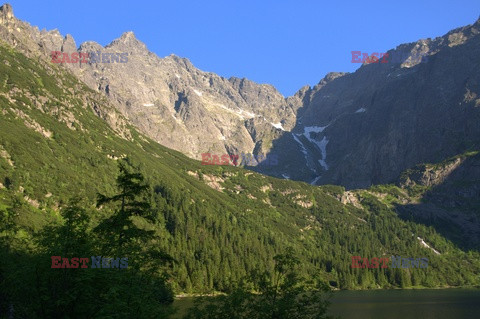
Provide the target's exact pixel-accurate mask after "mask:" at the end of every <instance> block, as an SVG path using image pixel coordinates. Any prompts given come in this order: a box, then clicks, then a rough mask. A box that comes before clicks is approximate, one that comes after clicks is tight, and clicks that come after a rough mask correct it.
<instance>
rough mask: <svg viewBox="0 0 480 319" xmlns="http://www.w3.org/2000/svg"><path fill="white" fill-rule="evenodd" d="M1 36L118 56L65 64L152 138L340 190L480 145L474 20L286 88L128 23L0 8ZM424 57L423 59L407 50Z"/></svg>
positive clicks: (39, 47) (34, 46) (45, 47)
mask: <svg viewBox="0 0 480 319" xmlns="http://www.w3.org/2000/svg"><path fill="white" fill-rule="evenodd" d="M0 22H1V23H0V36H1V38H2V39H3V40H4V41H6V42H7V43H9V44H10V45H12V46H15V47H16V48H18V49H20V50H22V52H25V53H26V54H27V55H35V56H41V57H43V58H45V60H46V61H49V60H50V53H51V51H62V52H65V53H73V52H78V53H100V54H104V53H109V54H115V53H118V54H125V55H126V56H127V57H128V61H127V62H126V63H119V62H114V63H112V62H110V63H103V62H101V63H92V62H89V63H81V62H79V63H71V64H63V66H64V67H67V68H69V69H70V70H71V71H72V72H73V73H74V74H75V75H76V76H77V77H79V78H80V79H82V80H83V81H84V82H85V83H86V84H87V85H88V86H90V87H91V88H93V89H95V90H97V91H99V92H102V93H103V94H104V95H105V96H106V97H108V98H109V99H110V100H111V102H112V103H113V104H114V105H115V106H116V108H117V109H118V110H120V111H121V112H122V113H123V114H124V115H125V116H126V117H127V118H128V119H129V120H130V121H131V123H132V124H133V125H135V126H136V127H138V128H139V129H140V130H141V131H142V132H143V133H145V134H146V135H148V136H150V137H151V138H153V139H154V140H156V141H158V142H159V143H161V144H163V145H165V146H167V147H170V148H173V149H176V150H179V151H181V152H183V153H184V154H186V155H188V156H190V157H193V158H197V159H201V153H204V152H210V153H217V154H225V153H230V154H235V153H236V154H239V153H241V152H244V153H254V154H258V153H269V152H270V153H274V154H276V155H277V156H278V159H279V164H278V165H276V166H275V165H274V166H272V165H262V164H260V165H258V166H257V167H256V168H255V169H256V170H258V171H260V172H263V173H266V174H271V175H274V176H278V177H281V178H291V179H297V180H303V181H307V182H310V183H312V184H317V185H319V184H326V183H330V184H341V185H344V186H346V187H348V188H357V187H366V186H369V185H371V184H375V183H388V182H393V181H395V180H396V178H397V177H398V176H399V174H400V173H401V172H402V171H404V170H405V169H407V168H409V167H413V166H415V165H416V164H418V163H422V162H439V161H441V160H443V159H445V158H448V157H450V156H453V155H456V154H460V153H462V152H464V151H465V150H468V149H469V148H475V147H477V148H478V147H479V145H480V125H478V123H479V117H480V85H479V83H480V72H479V71H480V38H479V33H480V20H479V21H477V22H476V23H475V24H473V25H469V26H466V27H463V28H458V29H456V30H453V31H451V32H449V33H447V34H446V35H444V36H442V37H438V38H435V39H433V40H432V39H426V40H420V41H417V42H415V43H408V44H402V45H399V46H398V47H397V48H396V49H394V50H390V51H389V52H388V54H389V56H390V57H393V56H395V57H396V58H395V59H391V61H388V62H387V63H370V64H367V63H365V64H364V65H363V66H362V67H361V68H359V69H358V70H357V71H356V72H354V73H329V74H327V75H326V76H325V78H324V79H322V80H321V81H320V82H319V83H318V84H317V85H315V86H314V87H309V86H305V87H303V88H301V89H300V90H299V91H298V92H297V93H296V94H295V95H294V96H291V97H288V98H285V97H283V96H282V95H281V94H280V93H279V92H278V91H277V90H276V89H275V88H274V87H273V86H271V85H267V84H257V83H254V82H252V81H249V80H247V79H239V78H235V77H232V78H230V79H226V78H223V77H220V76H218V75H216V74H214V73H210V72H203V71H201V70H198V69H197V68H195V67H194V66H193V65H192V64H191V63H190V61H189V60H187V59H184V58H180V57H177V56H175V55H171V56H167V57H165V58H160V57H158V56H156V55H155V54H153V53H152V52H150V51H149V50H148V48H147V47H146V46H145V44H143V43H142V42H140V41H139V40H138V39H136V38H135V35H134V34H133V32H126V33H124V34H123V35H122V36H121V37H120V38H118V39H116V40H114V41H113V42H112V43H110V44H109V45H107V46H105V47H102V46H101V45H99V44H98V43H95V42H86V43H82V44H81V45H80V46H79V47H78V48H77V47H76V43H75V41H74V39H73V38H72V37H71V36H69V35H67V36H66V37H63V36H62V35H60V34H59V32H58V31H57V30H53V31H45V30H43V31H39V30H38V29H37V28H34V27H31V26H30V25H29V24H28V23H25V22H22V21H19V20H17V19H15V17H14V16H13V10H12V8H11V6H9V5H4V6H3V7H2V8H1V14H0ZM418 56H425V57H426V58H427V59H423V60H422V59H415V57H418Z"/></svg>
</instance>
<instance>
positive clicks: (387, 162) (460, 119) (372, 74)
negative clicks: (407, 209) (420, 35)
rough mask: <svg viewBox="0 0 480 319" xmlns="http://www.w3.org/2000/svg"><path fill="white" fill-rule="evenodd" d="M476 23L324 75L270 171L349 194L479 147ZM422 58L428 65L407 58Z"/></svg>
mask: <svg viewBox="0 0 480 319" xmlns="http://www.w3.org/2000/svg"><path fill="white" fill-rule="evenodd" d="M479 33H480V22H479V21H477V22H476V23H475V24H474V25H470V26H467V27H463V28H459V29H456V30H453V31H451V32H449V33H448V34H446V35H445V36H443V37H439V38H436V39H434V40H431V39H427V40H420V41H418V42H416V43H410V44H403V45H400V46H398V47H397V48H396V49H395V50H391V51H389V52H388V53H389V54H390V55H391V56H393V55H397V56H401V57H403V58H402V59H401V60H400V61H399V62H398V63H394V62H388V63H373V64H364V65H363V66H362V67H361V68H360V69H358V70H357V71H356V72H355V73H352V74H338V75H335V76H332V75H330V76H327V77H326V78H325V79H324V80H322V81H321V82H320V83H319V85H317V86H316V87H314V88H313V89H312V92H311V93H310V95H311V97H310V99H309V101H306V103H304V107H303V108H302V109H300V110H299V111H298V119H297V124H296V126H295V127H294V128H293V130H292V132H291V133H289V134H285V135H283V136H282V137H281V138H280V139H278V140H276V141H275V142H274V147H273V149H272V151H273V152H276V153H281V154H285V156H282V157H280V165H279V166H278V167H277V168H276V169H269V168H262V169H265V170H266V171H268V173H270V174H273V175H277V176H279V177H280V176H282V175H284V174H285V175H286V176H289V177H290V178H292V179H300V180H304V181H309V182H312V183H316V184H325V183H331V184H341V185H345V186H346V187H348V188H362V187H368V186H370V185H372V184H376V183H390V182H394V181H395V180H396V178H397V177H398V176H399V175H400V173H401V172H402V171H404V170H405V169H407V168H409V167H413V166H415V165H416V164H418V163H422V162H439V161H442V160H444V159H445V158H448V157H451V156H454V155H457V154H461V153H463V152H464V151H466V150H468V149H475V148H479V147H480V125H478V123H479V120H480V37H479ZM420 54H426V55H427V59H426V61H419V60H416V61H415V60H413V59H411V57H412V56H419V55H420Z"/></svg>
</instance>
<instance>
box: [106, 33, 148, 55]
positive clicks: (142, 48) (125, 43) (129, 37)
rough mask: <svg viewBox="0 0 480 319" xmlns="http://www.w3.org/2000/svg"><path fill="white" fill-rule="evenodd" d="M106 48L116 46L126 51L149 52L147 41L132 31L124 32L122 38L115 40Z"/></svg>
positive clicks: (115, 47)
mask: <svg viewBox="0 0 480 319" xmlns="http://www.w3.org/2000/svg"><path fill="white" fill-rule="evenodd" d="M105 48H114V49H117V50H121V51H126V52H135V51H137V52H148V50H147V46H146V45H145V43H143V42H142V41H140V40H138V39H137V38H136V37H135V34H134V33H133V32H132V31H127V32H124V33H123V34H122V35H121V36H120V38H118V39H115V40H113V41H112V42H111V43H110V44H108V45H107V46H106V47H105Z"/></svg>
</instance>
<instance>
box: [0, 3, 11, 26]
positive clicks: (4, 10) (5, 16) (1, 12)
mask: <svg viewBox="0 0 480 319" xmlns="http://www.w3.org/2000/svg"><path fill="white" fill-rule="evenodd" d="M13 18H14V15H13V8H12V6H11V5H10V4H8V3H5V4H4V5H3V6H1V7H0V19H1V20H2V22H4V21H8V20H12V19H13Z"/></svg>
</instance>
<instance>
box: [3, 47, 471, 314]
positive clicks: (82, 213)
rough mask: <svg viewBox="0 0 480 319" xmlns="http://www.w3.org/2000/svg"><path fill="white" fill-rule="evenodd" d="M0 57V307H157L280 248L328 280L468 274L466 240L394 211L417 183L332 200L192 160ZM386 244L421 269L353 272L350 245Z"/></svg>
mask: <svg viewBox="0 0 480 319" xmlns="http://www.w3.org/2000/svg"><path fill="white" fill-rule="evenodd" d="M0 59H2V63H1V64H0V183H1V184H0V219H1V222H0V240H1V260H2V262H1V264H0V281H1V282H0V285H1V287H0V288H1V289H0V291H1V293H0V309H1V310H0V313H2V314H7V313H8V312H9V311H12V310H11V307H13V309H14V310H13V311H15V314H18V316H19V317H25V318H27V317H29V315H31V314H35V316H36V317H41V318H52V317H58V316H57V315H58V314H59V313H61V314H66V313H71V314H72V315H71V316H70V317H85V318H88V317H105V318H107V317H108V318H112V317H113V314H115V313H123V314H137V315H138V316H137V317H146V318H148V317H152V316H153V315H156V316H157V317H158V316H160V317H161V316H163V317H167V316H168V315H169V313H170V312H171V311H172V309H171V307H169V306H168V305H169V304H171V302H172V300H173V297H174V295H175V294H181V293H187V294H191V293H214V292H224V293H230V294H232V295H233V296H235V293H238V287H240V286H241V283H242V281H243V280H244V279H245V278H250V277H251V276H252V274H259V273H260V274H265V273H270V274H272V276H273V273H274V272H272V269H273V270H274V269H276V268H275V267H278V263H276V259H275V257H276V256H283V255H282V254H284V253H285V252H286V251H291V252H293V253H294V255H295V256H296V257H295V258H297V259H298V262H297V263H295V274H296V275H298V276H299V277H302V278H307V279H309V278H310V279H312V278H313V277H315V278H316V282H318V283H326V284H327V286H328V287H330V288H334V289H377V288H408V287H417V288H420V287H460V286H478V285H479V284H480V278H479V275H478V274H479V273H480V258H479V257H480V256H479V253H478V251H476V250H466V249H461V248H459V247H458V246H456V245H455V244H454V243H452V242H451V241H449V240H447V239H446V238H445V237H443V236H441V235H440V234H439V233H438V232H437V231H436V230H435V229H434V228H433V227H427V226H425V225H422V224H418V223H416V222H414V221H411V220H406V219H402V218H399V216H398V215H397V213H396V210H395V207H396V206H397V205H401V203H402V202H403V201H404V200H405V199H409V200H411V199H412V198H413V199H416V200H418V201H421V200H422V196H423V194H424V193H425V192H427V191H428V189H420V188H418V187H417V188H415V189H402V188H400V187H398V186H395V185H380V186H374V187H372V188H370V189H367V190H354V191H353V193H355V194H356V196H357V197H358V199H359V201H358V204H356V205H354V204H352V203H347V204H343V203H342V202H341V201H340V199H341V197H342V195H343V194H344V192H345V189H344V188H342V187H339V186H328V185H327V186H321V187H317V186H311V185H309V184H306V183H302V182H295V181H288V180H279V179H275V178H272V177H268V176H262V175H260V174H257V173H254V172H251V171H248V170H245V169H242V168H237V167H229V166H203V165H200V162H198V161H195V160H191V159H189V158H187V157H185V156H183V155H182V154H180V153H178V152H176V151H173V150H170V149H167V148H165V147H163V146H161V145H159V144H157V143H155V142H154V141H152V140H150V139H149V138H147V137H145V136H143V135H142V134H140V133H138V132H137V131H136V130H135V129H134V128H133V127H131V126H130V125H128V124H126V123H127V122H126V121H125V120H124V119H123V118H122V116H121V115H120V114H119V113H118V112H117V111H115V110H114V109H113V107H112V106H111V105H109V104H108V102H107V101H106V99H105V98H104V97H102V96H101V95H100V94H98V93H96V92H93V91H92V90H90V89H89V88H87V87H86V86H85V85H84V84H82V83H80V82H79V81H77V80H76V79H75V78H74V77H73V76H72V75H71V74H69V73H68V72H67V71H65V70H63V69H61V68H60V67H58V66H55V65H52V64H49V63H46V62H45V61H41V60H35V59H31V58H27V57H26V56H24V55H22V54H20V53H18V52H17V51H15V50H14V49H12V48H11V47H8V46H6V45H0ZM112 114H114V116H113V115H112ZM126 158H128V161H127V160H126ZM122 176H123V177H124V178H123V179H122ZM129 183H130V184H129ZM131 183H133V184H131ZM126 185H129V186H131V187H132V188H131V189H130V193H128V190H129V187H127V186H126ZM417 237H420V238H422V239H423V240H424V241H425V242H427V243H428V244H429V245H430V246H431V247H434V248H435V249H436V250H437V251H439V252H440V254H436V253H434V252H433V250H432V249H428V248H425V247H422V246H421V245H420V244H419V241H418V240H417ZM392 255H400V256H404V257H417V258H418V257H426V258H428V261H429V262H428V268H426V269H412V268H410V269H398V268H395V269H394V268H386V269H382V268H375V269H352V268H351V257H352V256H362V257H368V258H372V257H390V256H392ZM51 256H65V257H69V258H72V257H91V256H109V257H128V268H126V269H116V268H112V269H90V268H88V269H80V268H78V269H52V268H51ZM277 260H278V258H277ZM259 282H261V280H260V279H259V280H258V281H257V283H256V284H252V285H251V286H248V288H249V289H250V290H254V291H262V289H261V285H260V284H259ZM264 282H265V280H264ZM263 287H264V290H263V291H265V292H268V291H270V290H268V289H267V288H268V287H269V286H268V285H263ZM265 287H267V288H265ZM241 292H242V294H240V296H243V297H245V296H247V297H248V298H250V297H251V296H248V295H245V290H242V291H241ZM266 295H268V294H266ZM237 296H238V295H237ZM247 297H245V298H247ZM126 316H127V315H126Z"/></svg>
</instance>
